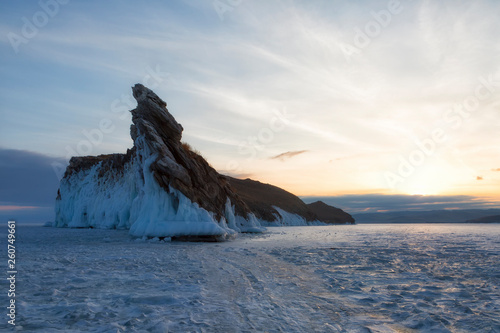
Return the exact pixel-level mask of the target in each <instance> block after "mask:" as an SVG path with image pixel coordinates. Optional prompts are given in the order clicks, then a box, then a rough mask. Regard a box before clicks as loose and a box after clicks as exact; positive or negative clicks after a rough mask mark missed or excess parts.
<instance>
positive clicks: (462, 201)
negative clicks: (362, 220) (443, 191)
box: [302, 194, 500, 214]
mask: <svg viewBox="0 0 500 333" xmlns="http://www.w3.org/2000/svg"><path fill="white" fill-rule="evenodd" d="M302 200H303V201H304V202H306V203H311V202H314V201H317V200H321V201H323V202H325V203H327V204H329V205H332V206H335V207H339V208H342V209H344V210H346V211H347V212H349V213H353V214H355V213H373V212H380V211H394V212H395V211H427V210H440V209H489V208H500V202H497V201H493V200H490V199H489V198H483V197H476V196H469V195H449V196H447V195H428V196H424V195H383V194H350V195H340V196H324V197H312V196H311V197H302Z"/></svg>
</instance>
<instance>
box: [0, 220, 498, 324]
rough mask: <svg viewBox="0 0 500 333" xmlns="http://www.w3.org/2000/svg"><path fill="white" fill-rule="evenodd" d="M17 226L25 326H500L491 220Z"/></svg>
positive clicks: (20, 297) (495, 239) (495, 231)
mask: <svg viewBox="0 0 500 333" xmlns="http://www.w3.org/2000/svg"><path fill="white" fill-rule="evenodd" d="M17 231H18V233H17V235H18V240H17V246H18V249H17V250H18V252H17V253H18V258H19V261H18V263H17V265H18V271H19V273H18V276H19V280H18V286H17V287H18V294H17V298H16V300H17V302H18V303H17V304H18V325H19V327H21V326H22V328H23V329H24V330H26V331H42V332H43V331H45V332H83V331H85V332H242V331H258V332H263V331H268V332H313V331H317V332H412V331H426V332H432V331H434V332H480V331H481V332H497V331H499V330H500V321H499V319H498V313H500V291H499V286H500V263H499V254H500V225H354V226H351V225H350V226H325V227H286V228H283V227H281V228H269V231H268V232H267V233H264V234H260V235H259V234H254V235H248V234H246V235H240V236H239V237H238V238H237V239H235V240H233V241H230V242H226V243H216V244H214V243H181V242H163V241H160V240H159V239H158V238H155V239H151V240H141V239H133V238H132V237H130V235H128V232H127V231H125V230H98V229H67V228H66V229H61V228H43V227H33V226H30V227H25V226H22V225H19V227H18V230H17ZM0 237H2V238H6V234H5V233H4V234H0ZM2 251H3V252H2V255H3V256H4V257H6V254H5V253H4V252H5V249H3V248H2ZM2 283H3V284H2V285H3V286H4V287H5V286H6V285H5V283H6V282H5V281H3V282H2ZM6 300H7V298H6V295H4V294H2V295H1V296H0V301H1V302H3V303H5V302H6ZM1 325H5V321H3V322H1V323H0V329H1V328H4V327H5V326H1ZM19 327H18V328H19Z"/></svg>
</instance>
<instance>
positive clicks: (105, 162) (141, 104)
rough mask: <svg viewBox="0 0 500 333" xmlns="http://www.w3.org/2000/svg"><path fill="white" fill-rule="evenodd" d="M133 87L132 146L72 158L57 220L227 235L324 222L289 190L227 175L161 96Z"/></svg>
mask: <svg viewBox="0 0 500 333" xmlns="http://www.w3.org/2000/svg"><path fill="white" fill-rule="evenodd" d="M132 91H133V95H134V97H135V99H136V100H137V107H136V108H135V109H134V110H132V111H131V113H132V122H133V124H132V125H131V128H130V135H131V137H132V139H133V141H134V146H133V148H132V149H129V150H128V151H127V153H126V154H109V155H100V156H85V157H73V158H71V160H70V164H69V166H68V167H67V169H66V172H65V174H64V177H63V179H62V180H61V183H60V187H59V191H58V195H57V199H56V220H55V225H56V226H58V227H77V228H78V227H79V228H107V229H110V228H119V229H130V234H131V235H133V236H136V237H186V236H188V237H210V238H213V239H217V240H223V239H226V238H228V237H230V236H231V235H234V234H236V233H237V232H261V231H263V230H264V228H263V227H262V226H261V223H262V224H264V225H287V224H302V225H307V224H315V223H320V222H319V221H317V216H316V215H315V214H314V213H312V212H311V211H310V210H309V209H308V207H307V206H306V205H305V204H304V203H303V202H302V201H301V200H300V199H299V198H297V197H295V196H294V195H292V194H290V193H288V192H286V191H284V190H281V189H279V188H277V187H274V186H271V185H264V184H261V183H258V182H255V181H251V180H237V179H234V178H230V177H227V176H223V175H220V174H219V173H218V172H217V171H216V170H215V169H213V168H212V167H211V166H210V165H209V164H208V162H207V161H205V159H204V158H203V157H202V156H200V155H199V154H197V153H196V152H194V151H193V150H192V149H190V147H189V145H187V144H183V143H182V142H181V138H182V131H183V128H182V126H181V125H180V124H179V123H178V122H177V121H176V120H175V119H174V117H173V116H172V115H171V114H170V113H169V111H168V110H167V107H166V106H167V104H166V103H165V102H164V101H163V100H162V99H160V98H159V97H158V96H157V95H156V94H155V93H154V92H153V91H151V90H149V89H148V88H146V87H144V86H143V85H141V84H136V85H135V86H134V87H133V88H132ZM256 215H257V216H256Z"/></svg>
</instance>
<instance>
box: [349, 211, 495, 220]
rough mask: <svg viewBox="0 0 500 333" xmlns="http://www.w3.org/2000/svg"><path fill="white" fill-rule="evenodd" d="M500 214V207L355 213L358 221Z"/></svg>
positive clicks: (473, 217) (439, 218)
mask: <svg viewBox="0 0 500 333" xmlns="http://www.w3.org/2000/svg"><path fill="white" fill-rule="evenodd" d="M493 215H500V209H456V210H455V209H454V210H430V211H402V212H384V213H363V214H355V215H353V217H354V218H355V219H356V221H357V222H358V223H465V222H468V221H470V220H475V219H480V218H484V217H488V216H490V217H491V216H493Z"/></svg>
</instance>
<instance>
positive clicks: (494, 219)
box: [467, 215, 500, 223]
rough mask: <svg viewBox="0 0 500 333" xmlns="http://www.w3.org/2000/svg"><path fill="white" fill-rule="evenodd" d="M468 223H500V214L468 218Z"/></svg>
mask: <svg viewBox="0 0 500 333" xmlns="http://www.w3.org/2000/svg"><path fill="white" fill-rule="evenodd" d="M467 223H500V215H492V216H485V217H480V218H478V219H473V220H467Z"/></svg>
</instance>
